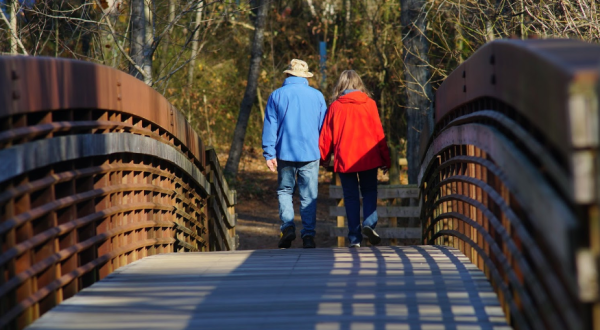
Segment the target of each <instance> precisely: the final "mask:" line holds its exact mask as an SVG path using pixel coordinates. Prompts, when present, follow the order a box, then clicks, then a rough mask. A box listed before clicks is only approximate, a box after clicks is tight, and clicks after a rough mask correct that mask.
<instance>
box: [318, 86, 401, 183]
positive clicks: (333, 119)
mask: <svg viewBox="0 0 600 330" xmlns="http://www.w3.org/2000/svg"><path fill="white" fill-rule="evenodd" d="M319 149H320V151H321V161H323V162H326V161H329V157H330V154H331V153H332V152H333V154H334V156H335V158H334V164H333V170H334V171H335V172H341V173H349V172H360V171H366V170H370V169H373V168H377V167H381V166H387V167H388V168H389V167H390V151H389V149H388V146H387V144H386V142H385V135H384V134H383V127H382V126H381V120H380V119H379V112H377V105H376V104H375V101H373V100H372V99H371V98H369V96H367V94H365V93H363V92H360V91H355V92H350V93H348V94H346V95H343V96H340V97H339V98H338V99H337V100H335V101H334V102H333V103H332V104H331V106H330V107H329V111H327V115H326V116H325V121H324V122H323V128H322V129H321V136H320V138H319Z"/></svg>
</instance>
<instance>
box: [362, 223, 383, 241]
mask: <svg viewBox="0 0 600 330" xmlns="http://www.w3.org/2000/svg"><path fill="white" fill-rule="evenodd" d="M361 232H362V234H363V235H365V236H367V237H368V238H369V243H371V244H372V245H377V244H379V243H381V237H379V235H378V234H377V233H376V232H375V230H374V229H373V228H371V227H369V226H364V227H363V229H362V231H361Z"/></svg>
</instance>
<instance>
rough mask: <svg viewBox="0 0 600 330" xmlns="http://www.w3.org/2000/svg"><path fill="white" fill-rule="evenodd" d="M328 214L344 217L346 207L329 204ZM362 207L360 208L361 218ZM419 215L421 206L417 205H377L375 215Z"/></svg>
mask: <svg viewBox="0 0 600 330" xmlns="http://www.w3.org/2000/svg"><path fill="white" fill-rule="evenodd" d="M329 215H330V216H333V217H345V216H346V209H345V208H344V207H343V206H330V207H329ZM362 215H363V209H362V207H361V208H360V216H361V218H362ZM420 215H421V208H420V207H418V206H378V207H377V216H379V217H380V218H390V217H397V218H418V217H419V216H420Z"/></svg>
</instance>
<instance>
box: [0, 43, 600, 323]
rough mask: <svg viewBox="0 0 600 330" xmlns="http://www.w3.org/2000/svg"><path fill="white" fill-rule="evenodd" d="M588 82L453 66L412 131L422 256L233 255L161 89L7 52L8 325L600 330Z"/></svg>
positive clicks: (361, 252)
mask: <svg viewBox="0 0 600 330" xmlns="http://www.w3.org/2000/svg"><path fill="white" fill-rule="evenodd" d="M599 74H600V46H597V45H591V44H586V43H582V42H578V41H573V40H530V41H518V40H510V41H507V40H501V41H495V42H492V43H489V44H487V45H485V46H484V47H482V48H481V49H480V50H479V51H478V52H477V53H475V54H474V55H473V56H472V57H471V58H470V59H469V60H467V61H466V62H465V63H463V64H462V65H460V66H459V67H458V68H457V69H456V70H455V71H454V72H453V73H452V74H451V75H450V76H449V77H448V78H447V79H446V81H445V82H444V84H443V85H442V86H441V87H440V88H439V89H438V91H437V95H436V102H435V126H434V127H429V128H428V131H426V132H423V134H422V135H423V140H422V143H421V151H422V154H421V159H422V166H421V169H420V176H419V185H418V189H419V195H418V198H419V202H420V217H419V218H420V223H421V227H420V229H419V231H420V232H421V238H422V243H423V244H424V245H418V246H402V247H400V246H389V247H385V246H383V247H376V248H375V247H371V248H366V247H363V248H360V249H348V248H331V249H315V250H294V249H289V250H261V251H234V250H235V247H236V244H237V243H236V235H235V224H236V216H235V212H234V205H235V204H236V195H235V192H234V191H231V190H230V189H229V188H228V186H227V183H226V181H225V180H224V179H223V176H222V173H221V168H220V165H219V163H218V160H217V158H216V155H215V153H214V151H213V150H211V149H210V148H206V147H205V146H204V145H203V143H202V141H201V140H200V139H199V137H198V136H197V135H196V133H195V132H194V131H193V129H192V128H191V127H190V125H189V124H188V123H187V122H186V121H185V119H184V117H183V116H182V115H181V114H180V113H179V112H178V111H177V110H176V109H175V108H174V107H173V106H171V105H170V104H169V103H168V102H167V101H166V100H165V99H164V98H163V97H162V96H161V95H159V94H158V93H156V92H155V91H153V90H152V89H151V88H149V87H147V86H145V85H144V84H142V83H141V82H139V81H137V80H135V79H134V78H133V77H131V76H129V75H127V74H125V73H122V72H119V71H116V70H112V69H110V68H106V67H101V66H97V65H94V64H90V63H85V62H78V61H70V60H61V59H50V58H35V57H4V58H0V85H2V88H0V245H1V249H2V254H1V255H0V271H1V272H2V276H1V277H0V328H2V329H22V328H25V327H27V326H29V328H31V329H196V328H210V329H213V328H214V329H319V330H321V329H323V330H324V329H340V330H341V329H409V330H414V329H509V328H514V329H557V330H563V329H600V290H599V282H600V279H599V272H598V270H599V268H600V267H599V264H600V170H599V168H598V167H599V166H600V161H599V158H598V157H599V155H600V153H599V150H598V149H599V144H600V130H599V126H600V117H599V116H598V95H599V94H600V93H599V89H600V85H599V84H598V81H599ZM411 189H414V188H411ZM333 190H335V189H333ZM334 195H335V192H332V196H334ZM335 196H337V195H335ZM336 210H337V208H336ZM390 210H392V211H393V212H399V213H398V214H392V213H390V214H389V216H390V217H395V216H402V214H404V213H406V212H404V213H402V212H403V211H402V210H401V209H398V208H394V209H390ZM392 211H390V212H392ZM413 211H414V210H413V209H411V212H408V213H406V214H409V213H410V214H411V215H414V214H413V213H414V212H413ZM336 212H338V211H336ZM338 215H340V214H338ZM336 230H337V229H336ZM388 232H390V235H391V233H393V232H402V231H401V230H392V229H390V230H388ZM403 232H405V233H407V232H410V233H414V232H415V229H414V228H411V229H410V230H408V229H406V230H404V231H403ZM336 233H337V232H336ZM181 252H185V253H181Z"/></svg>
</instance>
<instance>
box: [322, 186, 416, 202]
mask: <svg viewBox="0 0 600 330" xmlns="http://www.w3.org/2000/svg"><path fill="white" fill-rule="evenodd" d="M361 197H362V194H361ZM418 197H419V187H418V186H417V185H416V184H414V185H412V184H411V185H380V186H378V187H377V199H390V198H418ZM329 198H336V199H338V198H344V193H343V192H342V186H341V185H340V186H329Z"/></svg>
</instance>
